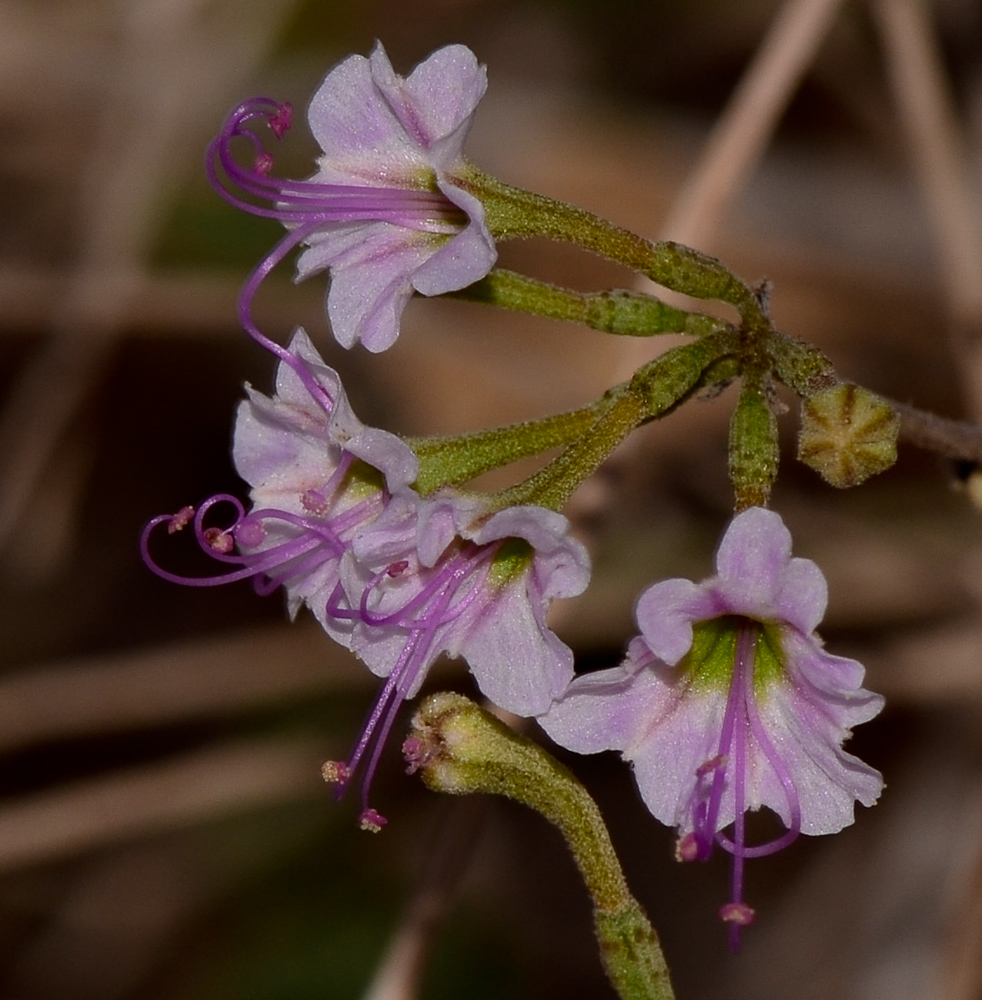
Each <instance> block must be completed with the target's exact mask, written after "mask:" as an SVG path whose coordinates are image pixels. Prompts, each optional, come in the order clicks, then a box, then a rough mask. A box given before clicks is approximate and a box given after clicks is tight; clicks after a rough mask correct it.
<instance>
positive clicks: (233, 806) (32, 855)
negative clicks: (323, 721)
mask: <svg viewBox="0 0 982 1000" xmlns="http://www.w3.org/2000/svg"><path fill="white" fill-rule="evenodd" d="M324 755H325V748H324V747H322V746H320V745H318V744H317V743H315V742H312V741H303V740H297V739H295V738H294V739H290V740H287V739H269V738H266V739H263V740H258V739H254V740H248V741H241V742H237V743H228V744H224V745H221V746H216V747H211V748H209V749H207V750H202V751H198V752H195V753H191V754H186V755H183V756H181V757H178V758H176V759H173V760H167V761H165V762H163V763H158V764H152V765H148V766H145V767H141V768H139V769H134V770H131V771H126V772H122V773H118V772H117V773H115V774H112V775H109V776H104V777H98V778H91V779H88V780H86V781H82V782H78V783H77V784H75V785H70V786H68V787H62V788H58V789H55V790H53V791H46V792H41V793H38V794H36V795H32V796H30V797H28V798H25V799H22V800H19V801H15V802H10V803H8V804H7V805H5V806H4V808H3V809H0V871H9V870H11V869H14V868H20V867H23V866H24V865H28V864H37V863H39V862H42V861H49V860H52V859H55V858H61V857H64V856H66V855H69V854H75V853H78V852H80V851H84V850H90V849H91V848H93V847H97V846H101V845H103V844H107V843H112V842H116V841H120V840H123V839H126V838H129V837H134V836H142V835H146V834H147V833H151V832H157V831H159V830H168V829H174V828H177V827H182V826H186V825H188V824H191V823H199V822H202V821H203V820H206V819H209V818H211V817H213V816H219V815H222V814H224V813H228V812H231V811H233V810H237V809H247V808H253V807H255V806H258V805H264V804H269V803H274V802H285V801H291V800H295V799H298V798H303V797H305V796H308V795H310V796H314V795H317V794H318V793H320V794H323V782H322V781H321V779H320V775H319V773H318V761H319V760H321V759H322V758H323V756H324Z"/></svg>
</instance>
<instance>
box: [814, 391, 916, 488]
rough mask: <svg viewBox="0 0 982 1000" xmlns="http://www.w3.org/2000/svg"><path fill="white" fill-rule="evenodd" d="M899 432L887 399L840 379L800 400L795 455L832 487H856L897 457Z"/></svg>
mask: <svg viewBox="0 0 982 1000" xmlns="http://www.w3.org/2000/svg"><path fill="white" fill-rule="evenodd" d="M899 431H900V416H899V414H898V413H897V412H896V411H895V410H894V409H893V407H892V406H890V405H889V403H887V402H885V401H884V400H882V399H880V397H879V396H876V395H874V394H873V393H871V392H869V391H868V390H866V389H863V388H861V387H860V386H857V385H850V384H849V383H847V382H842V383H839V384H838V385H835V386H832V388H831V389H825V390H823V391H822V392H817V393H815V394H814V395H813V396H809V397H808V399H806V400H805V401H804V402H803V403H802V404H801V434H800V435H799V438H798V458H799V459H800V460H801V461H802V462H804V463H805V464H806V465H810V466H811V467H812V468H813V469H814V470H815V471H816V472H817V473H818V474H819V475H820V476H821V477H822V478H823V479H824V480H825V481H826V482H827V483H829V484H830V485H831V486H837V487H839V488H845V487H847V486H858V485H859V484H860V483H861V482H863V480H864V479H868V478H869V477H870V476H874V475H876V473H878V472H883V471H884V470H885V469H889V468H890V466H891V465H893V463H894V462H896V460H897V434H898V433H899Z"/></svg>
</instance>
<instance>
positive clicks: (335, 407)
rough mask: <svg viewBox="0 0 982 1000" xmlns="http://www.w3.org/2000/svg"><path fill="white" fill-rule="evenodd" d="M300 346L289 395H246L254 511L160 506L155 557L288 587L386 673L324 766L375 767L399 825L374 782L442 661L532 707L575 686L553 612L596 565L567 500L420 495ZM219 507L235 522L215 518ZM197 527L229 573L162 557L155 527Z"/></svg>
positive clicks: (329, 770)
mask: <svg viewBox="0 0 982 1000" xmlns="http://www.w3.org/2000/svg"><path fill="white" fill-rule="evenodd" d="M289 351H290V354H291V357H290V359H289V360H285V359H284V360H283V361H281V363H280V365H279V369H278V372H277V378H276V392H275V394H274V395H273V396H272V397H267V396H265V395H263V394H262V393H259V392H256V391H255V390H254V389H251V388H248V389H247V391H248V399H246V400H245V401H244V402H243V403H241V404H240V406H239V411H238V417H237V420H236V426H235V438H234V444H233V458H234V460H235V465H236V468H237V469H238V471H239V473H240V474H241V475H242V477H243V478H244V479H245V480H246V481H247V482H248V483H249V485H250V486H251V488H252V489H251V493H250V499H251V506H250V507H249V508H248V509H247V508H246V505H245V504H243V503H242V502H241V501H239V500H238V499H237V498H235V497H232V496H228V495H224V494H223V495H219V496H217V497H212V498H210V499H209V500H207V501H205V502H204V503H203V504H202V505H201V506H200V507H199V508H198V510H197V511H195V510H193V509H192V508H191V507H185V508H183V509H182V510H181V511H179V512H178V513H177V514H175V515H164V516H161V517H156V518H154V519H153V520H152V521H151V522H150V523H149V524H148V525H147V526H146V528H145V529H144V532H143V538H142V543H141V544H142V552H143V557H144V560H145V562H146V563H147V565H148V566H149V567H150V568H151V569H152V570H154V572H156V573H157V574H158V575H160V576H162V577H163V578H164V579H166V580H169V581H171V582H174V583H180V584H184V585H187V586H215V585H218V584H224V583H231V582H235V581H238V580H243V579H252V580H253V581H254V585H255V587H256V589H257V590H258V591H259V592H260V593H263V594H266V593H271V592H272V591H273V590H275V589H277V588H278V587H283V588H284V590H285V592H286V597H287V606H288V608H289V612H290V615H291V617H293V616H295V615H296V614H297V612H298V611H299V609H300V608H301V606H303V605H306V606H307V607H308V608H309V609H310V610H311V612H312V613H313V614H314V616H315V618H316V619H317V621H318V622H319V623H320V625H321V626H322V627H323V628H324V630H325V631H326V632H327V633H328V634H329V635H330V636H331V637H332V638H334V639H335V640H337V641H338V642H340V643H341V644H342V645H344V646H345V647H346V648H348V649H350V650H352V652H354V653H355V654H356V655H357V656H358V657H359V658H360V659H361V660H362V661H363V662H364V663H365V664H366V665H367V666H368V668H369V669H370V670H371V671H372V672H373V673H374V674H376V675H377V676H379V677H381V678H383V679H384V684H383V687H382V691H381V694H380V695H379V697H378V700H377V702H376V704H375V706H374V708H373V709H372V711H371V712H370V714H369V717H368V721H367V723H366V725H365V727H364V730H363V732H362V734H361V737H360V738H359V740H358V742H357V745H356V747H355V750H354V752H353V754H352V756H351V757H350V758H349V760H347V761H343V762H329V763H328V764H327V765H325V770H324V775H325V778H327V779H328V780H330V781H331V782H333V783H335V784H337V785H338V787H339V790H343V789H344V787H345V786H346V785H347V783H348V782H349V780H350V778H351V776H352V775H353V774H354V772H355V771H356V770H357V769H359V768H361V769H362V811H361V822H362V825H363V826H364V827H365V828H366V829H372V830H378V829H380V828H381V826H383V825H384V824H385V822H386V820H385V818H384V817H383V816H382V815H381V814H380V813H379V812H377V810H375V809H374V808H372V806H371V805H370V803H369V801H368V793H369V788H370V785H371V781H372V777H373V775H374V773H375V770H376V768H377V765H378V762H379V759H380V756H381V753H382V750H383V747H384V745H385V743H386V739H387V737H388V735H389V732H390V731H391V728H392V725H393V723H394V721H395V718H396V714H397V712H398V710H399V707H400V706H401V704H402V702H403V701H404V700H405V699H407V698H411V697H413V696H414V695H415V694H416V693H417V691H418V690H419V688H420V686H421V684H422V683H423V680H424V679H425V677H426V673H427V671H428V670H429V668H430V667H431V666H432V664H433V663H434V662H435V660H436V659H437V658H438V657H439V656H441V655H443V654H447V655H449V656H452V657H461V658H464V659H466V661H467V663H468V665H469V666H470V669H471V672H472V673H473V674H474V677H475V680H476V682H477V684H478V686H479V687H480V689H481V691H482V692H483V693H484V694H485V695H486V696H487V697H489V698H490V699H492V700H493V701H495V702H496V703H497V704H499V705H500V706H501V707H502V708H505V709H507V710H508V711H511V712H515V713H517V714H521V715H536V714H539V713H541V712H544V711H545V710H546V709H547V708H548V707H549V705H550V704H551V703H552V701H553V700H554V699H555V698H556V697H558V696H559V695H560V694H561V693H562V692H563V691H564V690H565V689H566V687H567V685H568V684H569V682H570V680H571V679H572V676H573V654H572V652H571V651H570V650H569V648H568V647H567V646H566V645H565V644H564V643H562V642H561V641H560V640H559V639H558V638H557V637H556V636H555V634H554V633H553V632H552V631H551V630H550V629H549V628H548V627H547V626H546V624H545V617H546V612H547V610H548V607H549V605H550V604H551V602H552V600H553V599H554V598H556V597H569V596H573V595H575V594H578V593H580V592H581V591H582V590H583V589H584V588H585V587H586V585H587V582H588V580H589V575H590V569H589V560H588V557H587V555H586V552H585V550H584V549H583V547H582V546H581V545H580V544H579V543H578V542H576V541H574V540H573V539H571V538H569V536H568V533H567V532H568V523H567V521H566V519H565V518H564V517H563V516H562V515H561V514H558V513H556V512H555V511H551V510H547V509H545V508H543V507H536V506H533V505H526V506H519V507H508V508H505V509H502V510H498V511H494V510H490V509H489V508H488V507H487V503H486V501H484V500H483V499H481V498H479V497H476V496H464V495H462V494H459V493H456V492H454V491H449V490H445V491H438V492H437V493H435V494H434V495H433V496H432V497H427V498H424V497H422V496H420V494H419V493H417V492H416V490H414V489H413V488H412V483H413V482H414V481H415V479H416V478H417V475H418V473H419V463H418V461H417V459H416V456H415V455H414V453H413V452H412V451H411V450H410V448H409V446H408V445H406V444H405V442H403V441H402V440H401V439H400V438H398V437H396V436H395V435H393V434H390V433H388V432H387V431H383V430H379V429H376V428H372V427H368V426H366V425H364V424H362V423H361V421H359V420H358V418H357V417H356V416H355V415H354V413H353V412H352V410H351V407H350V405H349V403H348V400H347V396H346V395H345V392H344V389H343V387H342V385H341V381H340V379H339V378H338V376H337V373H336V372H334V371H333V370H332V369H331V368H329V367H327V366H326V365H325V364H324V363H323V361H322V360H321V358H320V356H319V355H318V353H317V351H316V350H315V349H314V347H313V345H312V344H311V343H310V341H309V339H308V338H307V336H306V334H305V333H304V332H303V331H302V330H300V331H298V332H297V334H296V335H295V336H294V338H293V340H292V342H291V344H290V347H289ZM219 506H223V507H225V508H226V509H231V512H232V517H231V520H230V521H229V522H228V523H223V524H220V525H218V524H211V523H210V522H211V520H212V518H213V517H214V515H213V513H212V512H213V510H214V509H215V508H216V507H219ZM188 525H192V527H193V532H194V536H195V538H196V540H197V542H198V545H199V546H200V547H201V548H202V549H203V550H204V551H205V552H206V553H207V554H208V555H210V556H211V557H212V558H214V559H215V560H217V561H218V562H220V563H223V564H225V565H226V566H227V567H228V568H227V570H226V571H225V572H223V573H219V574H216V575H209V576H199V577H192V576H187V575H183V574H178V573H174V572H171V571H170V570H168V569H165V568H164V567H163V566H161V565H160V564H159V563H158V562H157V561H156V559H155V557H154V556H153V555H152V554H151V551H150V545H151V540H152V538H153V536H154V535H155V534H156V533H157V532H158V531H159V530H160V529H163V528H166V531H167V533H168V534H170V535H173V534H174V533H176V532H178V531H181V530H183V529H184V528H185V527H187V526H188Z"/></svg>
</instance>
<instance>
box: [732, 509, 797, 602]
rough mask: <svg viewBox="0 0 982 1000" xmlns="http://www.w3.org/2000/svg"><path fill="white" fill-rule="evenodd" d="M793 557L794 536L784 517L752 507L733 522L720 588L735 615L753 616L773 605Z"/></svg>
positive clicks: (737, 516) (742, 512)
mask: <svg viewBox="0 0 982 1000" xmlns="http://www.w3.org/2000/svg"><path fill="white" fill-rule="evenodd" d="M790 557H791V532H790V531H788V529H787V528H786V527H785V526H784V522H783V521H782V520H781V518H780V516H779V515H778V514H775V513H774V511H771V510H765V509H764V508H763V507H750V508H749V509H747V510H744V511H741V512H740V513H739V514H737V515H736V517H734V518H733V520H732V521H731V522H730V526H729V528H727V530H726V533H725V534H724V535H723V539H722V541H721V542H720V545H719V550H718V551H717V553H716V569H717V572H718V574H719V577H718V581H717V588H718V589H719V590H720V591H721V593H724V594H725V595H726V597H727V599H729V600H730V601H732V603H733V605H734V611H738V612H742V613H746V614H753V613H754V612H755V611H756V610H758V609H759V608H762V607H765V606H767V605H768V604H769V603H771V602H772V600H773V596H774V594H775V593H776V592H777V590H778V588H779V586H780V583H781V577H782V575H783V574H784V572H785V570H786V567H787V564H788V560H789V559H790ZM739 605H742V607H738V606H739Z"/></svg>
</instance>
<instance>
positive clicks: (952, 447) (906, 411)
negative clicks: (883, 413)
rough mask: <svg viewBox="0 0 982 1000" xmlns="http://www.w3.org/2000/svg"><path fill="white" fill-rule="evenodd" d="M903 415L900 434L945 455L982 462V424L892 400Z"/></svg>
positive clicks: (926, 449)
mask: <svg viewBox="0 0 982 1000" xmlns="http://www.w3.org/2000/svg"><path fill="white" fill-rule="evenodd" d="M889 402H890V405H891V406H892V407H893V408H894V409H895V410H896V411H897V412H898V413H899V414H900V437H901V439H902V440H904V441H907V442H909V443H910V444H914V445H917V447H918V448H923V449H924V450H925V451H933V452H934V453H935V454H937V455H942V456H944V457H945V458H953V459H960V460H962V461H967V462H979V463H980V464H982V424H972V423H966V422H965V421H962V420H949V419H948V418H947V417H939V416H937V415H936V414H934V413H928V412H927V411H926V410H919V409H917V407H915V406H909V405H908V404H906V403H898V402H895V401H894V400H890V401H889Z"/></svg>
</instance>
